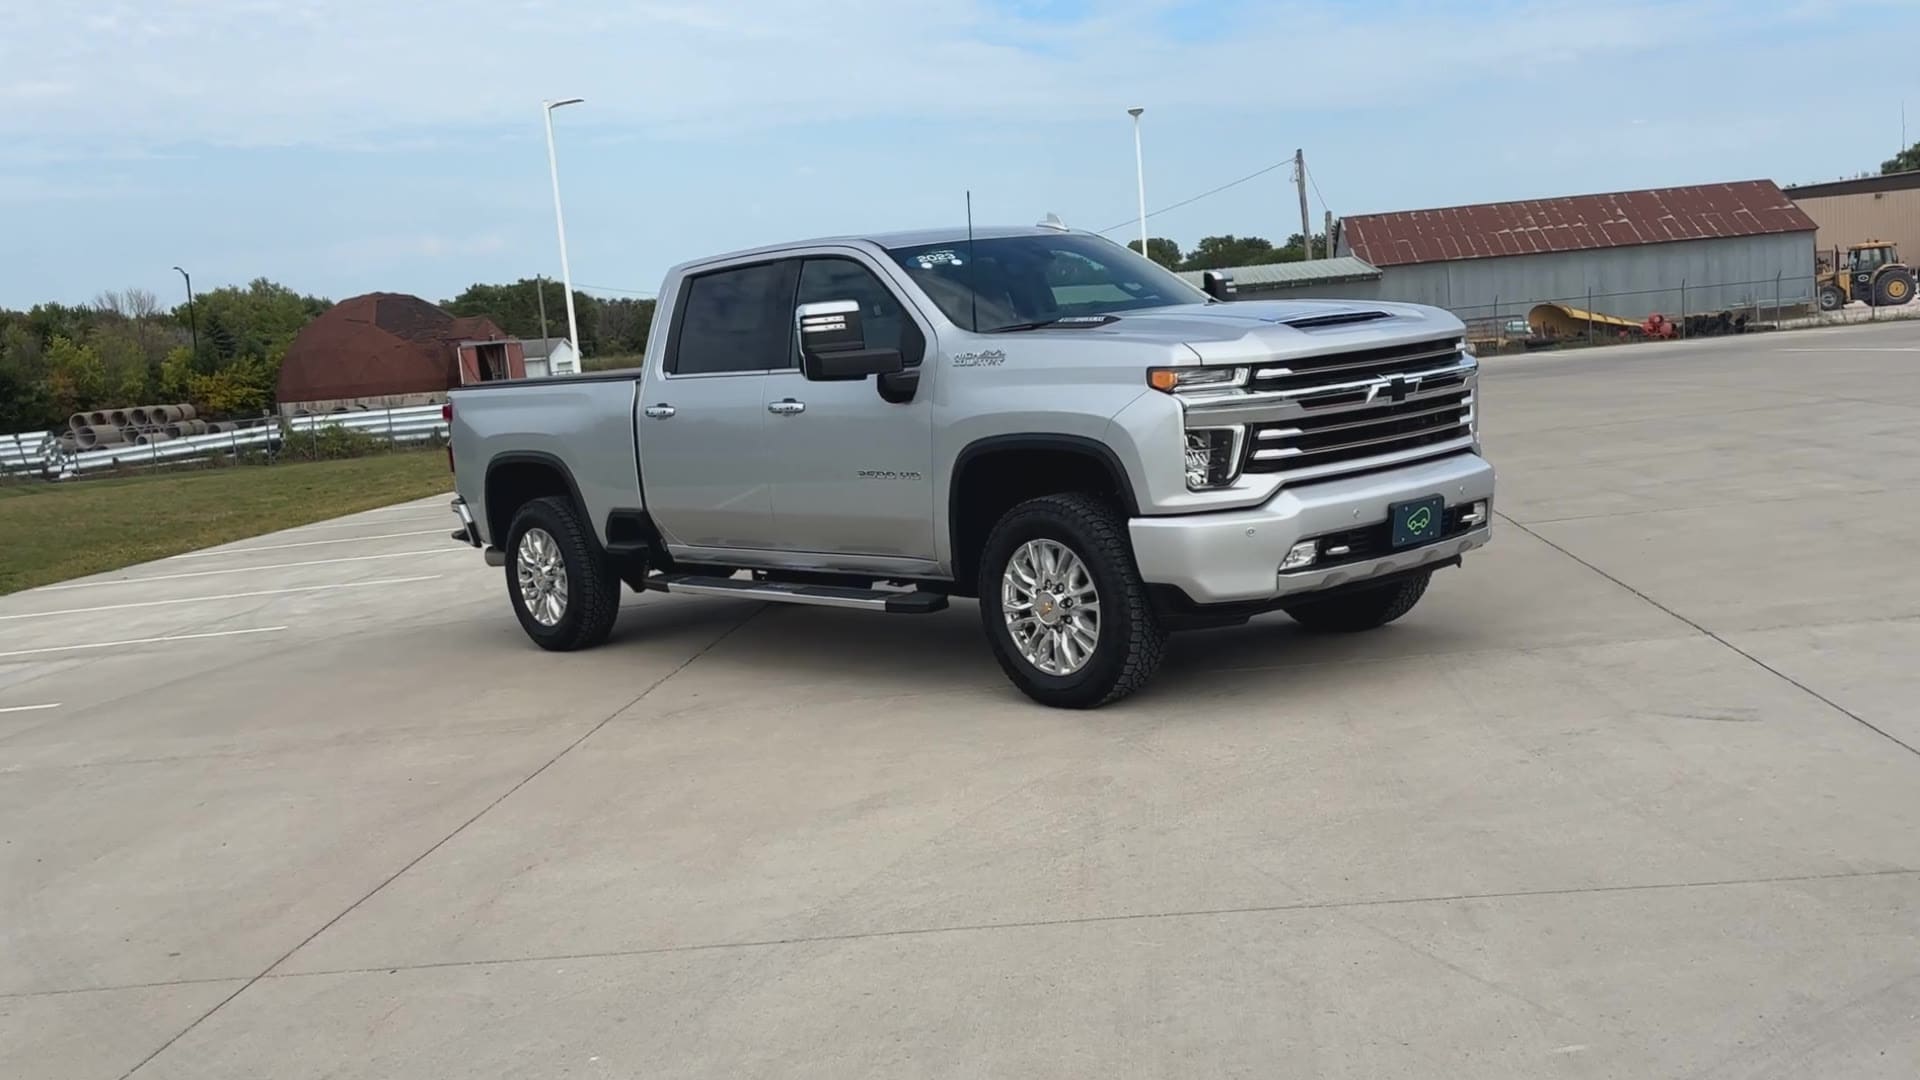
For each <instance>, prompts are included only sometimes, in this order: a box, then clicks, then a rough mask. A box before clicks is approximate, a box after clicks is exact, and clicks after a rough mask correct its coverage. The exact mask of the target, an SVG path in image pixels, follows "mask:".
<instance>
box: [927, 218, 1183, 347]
mask: <svg viewBox="0 0 1920 1080" xmlns="http://www.w3.org/2000/svg"><path fill="white" fill-rule="evenodd" d="M889 253H890V254H891V255H892V256H893V257H894V260H895V261H897V262H898V263H899V264H900V265H901V266H902V267H904V268H905V269H906V271H907V274H908V276H910V277H912V278H913V280H914V282H915V283H916V284H918V285H919V286H920V288H921V289H922V290H924V291H925V292H926V294H927V295H928V296H929V297H932V298H933V302H934V303H935V304H938V305H939V306H940V310H941V311H942V312H943V313H945V314H946V316H947V318H949V319H952V320H953V321H954V322H955V323H956V324H958V325H960V326H964V327H971V328H973V329H975V330H978V331H981V332H983V333H992V332H994V331H997V330H1011V329H1017V328H1030V327H1034V326H1041V325H1045V324H1047V323H1051V322H1054V321H1055V320H1058V319H1065V318H1070V317H1073V316H1094V315H1106V314H1110V313H1113V312H1118V311H1139V310H1141V309H1143V308H1157V307H1170V306H1172V305H1174V304H1203V303H1206V302H1207V295H1206V294H1205V293H1203V292H1201V291H1200V290H1198V289H1196V288H1194V287H1193V286H1191V285H1189V284H1187V283H1186V282H1184V281H1182V280H1180V278H1179V277H1177V276H1175V275H1174V274H1173V273H1171V272H1169V271H1167V270H1165V269H1163V268H1162V267H1161V266H1160V265H1159V264H1158V263H1155V262H1153V261H1151V260H1149V259H1144V258H1141V257H1140V256H1139V255H1137V254H1135V253H1134V252H1133V251H1131V250H1129V249H1127V248H1123V247H1121V246H1120V245H1118V244H1115V243H1112V242H1110V241H1106V240H1102V239H1099V238H1098V237H1093V236H1087V235H1084V234H1078V233H1061V234H1059V235H1057V236H1003V237H995V238H993V239H982V240H975V241H973V242H972V243H971V244H969V243H968V242H967V241H966V240H956V241H953V242H951V243H941V244H922V245H920V246H917V247H903V248H893V249H892V250H891V251H890V252H889ZM976 319H977V321H976Z"/></svg>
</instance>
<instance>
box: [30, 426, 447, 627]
mask: <svg viewBox="0 0 1920 1080" xmlns="http://www.w3.org/2000/svg"><path fill="white" fill-rule="evenodd" d="M451 487H452V477H451V476H450V475H449V474H448V472H447V458H446V455H445V454H444V453H441V452H439V451H428V450H417V451H400V452H398V453H390V454H379V455H375V456H372V457H363V458H350V459H347V460H344V461H318V462H304V463H299V464H280V465H236V466H232V467H229V468H220V469H206V470H202V471H197V472H192V473H168V474H156V475H152V476H133V477H125V478H115V479H101V480H68V481H65V482H62V483H57V484H55V483H40V482H36V483H31V484H29V483H17V482H16V483H7V484H0V595H5V594H6V593H10V592H17V591H19V590H21V589H30V588H33V587H34V586H36V585H45V584H48V583H50V582H55V581H64V580H66V579H68V578H75V577H84V576H86V575H88V574H98V573H101V572H103V571H106V570H115V569H118V568H120V567H122V566H129V565H132V564H133V563H139V562H146V561H148V560H151V559H159V558H164V557H166V556H168V555H178V554H179V553H181V552H183V551H192V550H194V549H196V548H203V547H208V546H211V545H214V544H225V543H228V542H230V541H234V540H242V539H245V538H246V537H249V536H258V535H260V534H261V533H266V532H273V531H274V530H276V529H287V528H292V527H293V526H295V525H305V524H307V523H309V522H313V521H322V520H325V519H326V518H330V517H337V516H339V515H341V514H351V513H354V512H356V511H360V510H371V509H373V508H375V507H378V506H386V505H389V504H391V503H398V502H406V501H407V500H409V499H418V498H422V497H424V496H427V495H435V494H439V493H441V492H445V491H448V490H450V488H451ZM447 522H448V524H447V531H448V532H449V533H451V532H452V531H453V519H452V517H451V516H449V517H448V519H447Z"/></svg>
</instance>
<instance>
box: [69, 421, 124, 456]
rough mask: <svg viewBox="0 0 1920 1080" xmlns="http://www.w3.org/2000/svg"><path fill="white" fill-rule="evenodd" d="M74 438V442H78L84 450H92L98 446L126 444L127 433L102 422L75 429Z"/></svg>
mask: <svg viewBox="0 0 1920 1080" xmlns="http://www.w3.org/2000/svg"><path fill="white" fill-rule="evenodd" d="M73 438H74V442H75V443H76V444H78V445H79V447H80V449H82V450H92V449H94V448H96V447H103V446H122V445H125V443H126V441H127V437H126V435H125V434H123V433H122V432H121V430H120V429H119V428H117V427H111V426H108V425H106V424H101V425H99V426H97V427H96V426H95V425H93V424H88V425H87V426H86V427H83V428H81V429H79V430H78V431H75V432H74V433H73Z"/></svg>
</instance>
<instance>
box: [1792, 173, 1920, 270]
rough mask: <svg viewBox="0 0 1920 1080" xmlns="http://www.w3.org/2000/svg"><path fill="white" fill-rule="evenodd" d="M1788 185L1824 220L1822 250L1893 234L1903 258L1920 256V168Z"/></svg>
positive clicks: (1819, 238)
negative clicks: (1824, 182)
mask: <svg viewBox="0 0 1920 1080" xmlns="http://www.w3.org/2000/svg"><path fill="white" fill-rule="evenodd" d="M1786 191H1787V196H1788V197H1789V198H1791V199H1792V200H1793V201H1794V203H1795V204H1796V205H1798V206H1799V207H1800V209H1801V210H1803V211H1805V212H1806V215H1807V216H1808V217H1810V218H1812V219H1813V221H1814V224H1816V225H1818V226H1819V231H1818V232H1817V233H1816V234H1815V238H1814V247H1815V249H1816V250H1817V251H1820V252H1823V253H1824V252H1831V251H1832V250H1833V249H1834V248H1839V249H1841V251H1842V252H1845V250H1846V248H1847V246H1848V245H1849V244H1858V243H1861V242H1863V241H1866V240H1888V241H1891V242H1893V243H1895V244H1898V245H1899V246H1900V256H1901V258H1903V259H1905V260H1906V261H1907V262H1909V263H1913V262H1920V171H1914V172H1903V173H1893V174H1892V175H1890V176H1867V177H1862V178H1861V179H1858V180H1835V181H1834V182H1832V183H1830V184H1803V185H1801V186H1800V187H1790V188H1788V189H1786ZM1843 257H1844V255H1843Z"/></svg>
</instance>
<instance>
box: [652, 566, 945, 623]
mask: <svg viewBox="0 0 1920 1080" xmlns="http://www.w3.org/2000/svg"><path fill="white" fill-rule="evenodd" d="M646 586H647V588H649V589H652V590H653V591H654V592H663V593H681V594H684V595H688V596H731V597H734V598H735V599H739V600H768V601H772V602H773V603H776V604H810V605H812V606H814V607H837V608H855V609H857V610H860V611H880V612H885V613H886V614H888V615H930V614H932V613H933V612H936V611H943V610H945V609H946V606H947V598H946V596H944V595H943V594H941V593H930V592H901V591H899V590H890V589H849V588H846V587H844V586H839V585H804V584H800V583H797V582H787V581H743V580H741V579H739V578H722V577H702V576H700V575H698V574H656V575H654V576H653V577H650V578H648V579H647V580H646Z"/></svg>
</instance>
